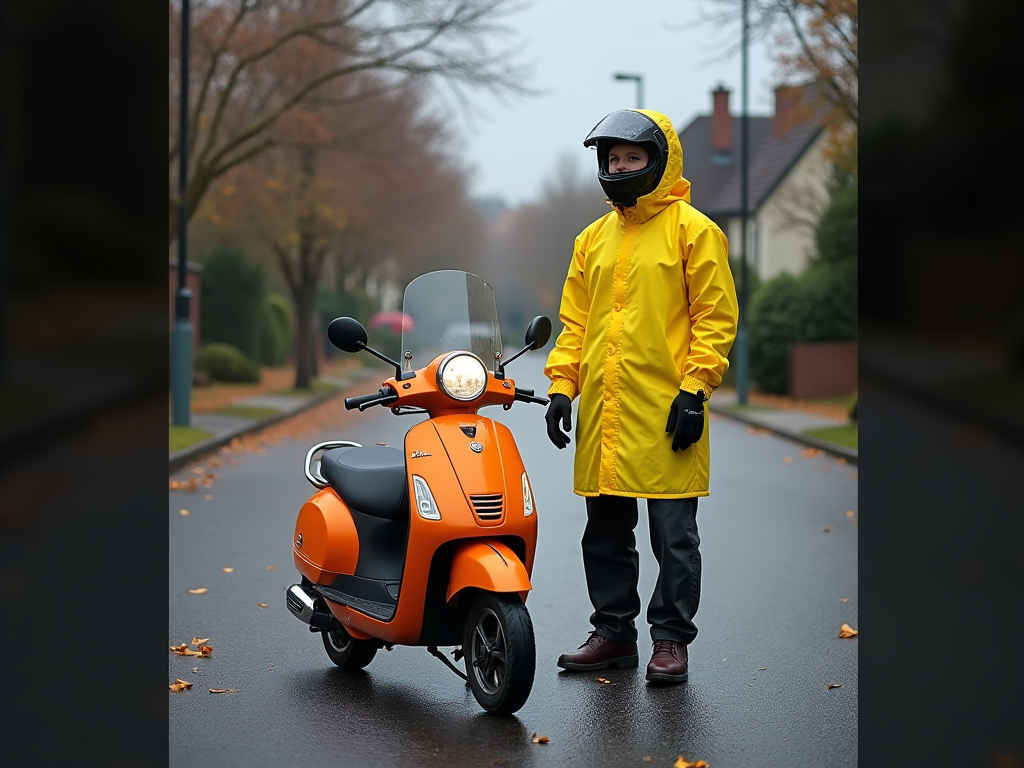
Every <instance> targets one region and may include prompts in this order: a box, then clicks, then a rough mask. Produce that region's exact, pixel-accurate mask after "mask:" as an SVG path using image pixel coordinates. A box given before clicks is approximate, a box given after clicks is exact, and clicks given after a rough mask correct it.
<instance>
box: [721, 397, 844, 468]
mask: <svg viewBox="0 0 1024 768" xmlns="http://www.w3.org/2000/svg"><path fill="white" fill-rule="evenodd" d="M710 410H711V411H712V412H713V413H716V414H718V415H719V416H724V417H726V418H727V419H732V420H733V421H739V422H742V423H744V424H749V425H750V426H752V427H757V428H758V429H766V430H768V431H769V432H772V433H773V434H776V435H778V436H779V437H784V438H786V439H787V440H792V441H794V442H796V443H801V444H803V445H806V446H808V447H810V448H818V449H820V450H822V451H825V452H826V453H829V454H831V455H833V456H836V457H838V458H842V459H846V460H847V461H848V462H849V463H851V464H856V463H857V449H856V448H847V447H846V446H845V445H838V444H836V443H830V442H828V441H827V440H822V439H820V438H817V437H812V436H811V435H805V434H802V433H799V432H790V431H787V430H780V429H779V428H778V427H772V426H769V425H767V424H763V423H762V422H760V421H758V420H757V419H756V418H750V417H748V416H745V415H744V414H740V413H733V412H731V411H724V410H720V409H718V408H710Z"/></svg>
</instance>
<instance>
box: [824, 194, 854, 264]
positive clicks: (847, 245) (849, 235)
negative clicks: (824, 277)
mask: <svg viewBox="0 0 1024 768" xmlns="http://www.w3.org/2000/svg"><path fill="white" fill-rule="evenodd" d="M814 243H815V246H816V248H817V259H818V260H819V261H821V262H822V263H825V264H839V263H841V262H844V261H847V260H849V259H856V258H857V185H856V184H851V185H847V186H842V187H839V188H837V189H834V190H833V191H832V194H831V195H830V197H829V202H828V207H827V208H826V209H825V212H824V213H823V214H822V216H821V219H820V220H819V221H818V226H817V228H816V229H815V233H814Z"/></svg>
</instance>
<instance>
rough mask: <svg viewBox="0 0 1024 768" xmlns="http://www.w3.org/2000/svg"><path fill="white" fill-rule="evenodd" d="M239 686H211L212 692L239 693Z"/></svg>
mask: <svg viewBox="0 0 1024 768" xmlns="http://www.w3.org/2000/svg"><path fill="white" fill-rule="evenodd" d="M238 691H239V689H238V688H211V689H210V693H238Z"/></svg>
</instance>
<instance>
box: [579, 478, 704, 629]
mask: <svg viewBox="0 0 1024 768" xmlns="http://www.w3.org/2000/svg"><path fill="white" fill-rule="evenodd" d="M647 514H648V518H649V520H650V528H651V548H652V549H653V550H654V557H655V559H656V560H657V561H658V582H657V584H655V586H654V594H653V595H652V596H651V602H650V605H649V606H648V607H647V623H648V624H650V626H651V639H652V640H675V641H677V642H681V643H685V644H687V645H689V644H690V643H692V642H693V639H694V638H695V637H696V636H697V627H696V625H695V624H694V623H693V617H694V614H696V613H697V606H698V604H699V603H700V549H699V547H700V536H698V535H697V499H696V497H694V498H688V499H648V500H647ZM637 519H638V517H637V500H636V499H634V498H630V497H627V496H592V497H588V498H587V527H586V529H585V530H584V532H583V569H584V572H585V573H586V577H587V590H588V591H589V593H590V602H591V604H592V605H593V606H594V613H593V614H591V616H590V623H591V624H593V625H594V629H595V631H596V632H597V634H599V635H603V636H604V637H607V638H609V639H611V640H615V641H617V642H620V643H629V642H633V641H635V640H636V639H637V630H636V624H635V623H634V619H636V617H637V616H638V615H639V614H640V595H639V593H638V592H637V585H638V583H639V580H640V556H639V554H637V551H636V537H635V536H634V534H633V529H635V528H636V524H637Z"/></svg>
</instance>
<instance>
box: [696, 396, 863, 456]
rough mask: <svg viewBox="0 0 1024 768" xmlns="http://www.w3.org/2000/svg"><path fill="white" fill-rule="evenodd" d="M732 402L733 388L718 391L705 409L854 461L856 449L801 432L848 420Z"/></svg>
mask: <svg viewBox="0 0 1024 768" xmlns="http://www.w3.org/2000/svg"><path fill="white" fill-rule="evenodd" d="M735 405H736V391H735V390H719V391H718V392H715V395H714V397H712V398H711V399H710V400H709V401H708V410H710V411H711V412H712V413H717V414H721V415H722V416H725V417H726V418H730V419H735V420H736V421H741V422H743V423H745V424H749V425H751V426H754V427H760V428H762V429H767V430H769V431H771V432H774V433H775V434H777V435H779V436H780V437H785V438H787V439H789V440H794V441H796V442H798V443H802V444H804V445H806V446H809V447H811V448H819V449H821V450H823V451H825V452H826V453H830V454H832V455H834V456H839V457H842V458H844V459H846V460H847V461H849V462H850V463H852V464H856V463H857V449H856V448H848V447H847V446H845V445H838V444H837V443H830V442H828V441H827V440H822V439H821V438H818V437H814V436H812V435H807V434H804V430H808V429H820V428H822V427H836V426H841V425H843V424H846V423H848V422H846V421H842V420H839V419H833V418H829V417H828V416H819V415H818V414H815V413H808V412H806V411H800V410H791V409H788V408H765V407H761V406H756V407H752V408H750V409H749V410H742V411H737V410H732V409H731V408H730V406H735Z"/></svg>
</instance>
